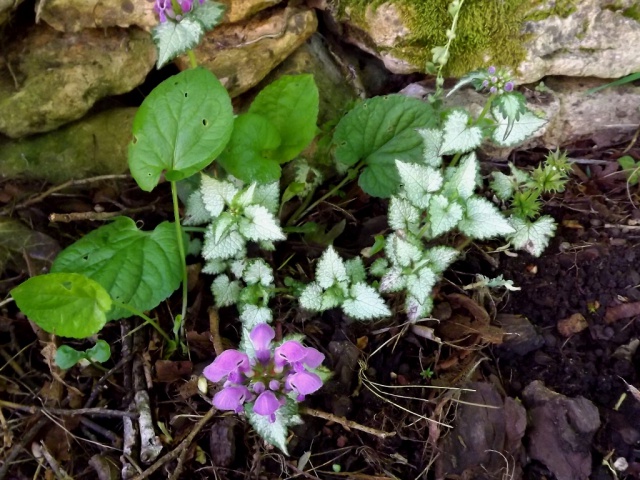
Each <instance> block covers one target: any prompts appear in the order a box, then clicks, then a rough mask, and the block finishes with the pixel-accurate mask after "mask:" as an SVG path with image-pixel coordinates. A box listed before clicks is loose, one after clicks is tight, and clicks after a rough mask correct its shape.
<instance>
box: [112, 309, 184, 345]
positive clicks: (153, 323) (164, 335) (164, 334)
mask: <svg viewBox="0 0 640 480" xmlns="http://www.w3.org/2000/svg"><path fill="white" fill-rule="evenodd" d="M113 304H114V305H115V306H117V307H120V308H122V309H124V310H127V311H128V312H131V313H133V314H134V315H135V316H137V317H140V318H141V319H143V320H144V321H145V323H148V324H149V325H151V326H152V327H153V328H155V329H156V330H157V331H158V333H159V334H160V335H162V338H164V339H165V340H166V341H167V342H173V340H171V338H170V337H169V335H167V332H165V331H164V330H163V329H162V328H161V327H160V325H158V323H157V322H156V321H155V320H154V319H152V318H151V317H148V316H147V315H145V314H144V313H142V312H141V311H140V310H138V309H137V308H135V307H132V306H131V305H129V304H128V303H122V302H118V301H117V300H113Z"/></svg>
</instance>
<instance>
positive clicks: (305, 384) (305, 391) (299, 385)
mask: <svg viewBox="0 0 640 480" xmlns="http://www.w3.org/2000/svg"><path fill="white" fill-rule="evenodd" d="M286 383H287V385H288V386H289V387H290V388H291V389H292V390H294V391H295V392H297V393H299V394H300V395H309V394H310V393H313V392H316V391H318V390H320V387H322V379H321V378H320V377H319V376H318V375H316V374H315V373H311V372H297V373H294V374H291V375H289V376H288V377H287V380H286Z"/></svg>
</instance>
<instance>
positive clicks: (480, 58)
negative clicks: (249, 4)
mask: <svg viewBox="0 0 640 480" xmlns="http://www.w3.org/2000/svg"><path fill="white" fill-rule="evenodd" d="M440 5H441V4H440V3H438V2H430V3H429V2H424V1H423V0H391V1H388V2H383V3H382V4H375V3H370V2H362V1H358V0H344V1H342V2H340V7H339V8H336V7H335V6H332V5H331V4H330V3H329V4H325V5H320V6H324V7H325V8H326V9H327V11H329V12H330V13H331V15H332V16H333V17H334V19H335V20H336V21H337V22H338V23H340V22H341V28H342V32H340V33H341V34H343V36H344V38H345V39H346V40H347V41H350V42H351V43H353V44H355V45H358V46H359V47H360V48H362V49H364V50H366V51H368V52H370V53H372V54H374V55H376V56H378V57H379V58H380V59H382V60H383V61H384V63H385V65H386V66H387V68H388V69H389V70H391V71H392V72H394V73H411V72H418V71H424V69H425V61H427V60H430V53H429V52H430V50H431V48H433V47H435V46H439V45H443V44H444V43H445V42H446V37H445V32H446V30H447V29H448V28H450V26H451V17H450V16H449V15H448V14H447V13H446V12H444V10H443V9H442V8H441V7H440ZM634 5H636V6H635V7H634ZM633 8H636V10H633ZM634 12H635V13H634ZM465 14H467V15H466V16H465ZM637 15H638V13H637V4H636V2H635V1H634V0H620V1H618V2H615V4H614V5H612V2H611V1H610V0H583V1H580V2H570V3H568V2H558V1H555V0H544V1H543V2H540V1H538V0H528V2H490V3H482V2H478V3H477V4H469V3H466V4H464V5H463V7H462V10H461V13H460V17H459V24H458V31H457V37H456V38H455V39H454V41H453V43H452V50H451V52H452V56H451V59H450V61H449V63H448V64H447V67H446V68H445V73H446V74H448V75H449V76H461V75H463V74H464V73H466V72H469V71H471V70H474V69H477V68H480V67H485V66H488V65H490V64H497V65H501V66H507V67H511V68H512V69H513V70H514V71H515V72H516V76H517V81H518V83H530V82H535V81H537V80H540V79H541V78H543V77H545V76H547V75H560V76H580V77H586V76H594V77H600V78H617V77H622V76H624V75H627V74H629V73H633V72H637V71H640V56H639V55H638V54H637V51H636V50H637V49H635V48H633V47H631V48H630V46H634V45H639V44H640V22H639V21H638V19H637ZM634 16H635V18H633V17H634Z"/></svg>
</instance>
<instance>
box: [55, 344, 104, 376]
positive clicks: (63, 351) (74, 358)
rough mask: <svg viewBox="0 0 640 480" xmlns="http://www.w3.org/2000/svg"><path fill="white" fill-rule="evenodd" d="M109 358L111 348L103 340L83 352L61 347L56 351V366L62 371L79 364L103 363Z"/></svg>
mask: <svg viewBox="0 0 640 480" xmlns="http://www.w3.org/2000/svg"><path fill="white" fill-rule="evenodd" d="M110 358H111V347H110V346H109V344H108V343H107V342H105V341H104V340H98V341H97V342H96V344H95V345H94V346H93V347H91V348H89V349H87V350H85V351H80V350H76V349H75V348H73V347H70V346H69V345H61V346H59V347H58V349H57V351H56V357H55V362H56V365H57V366H58V367H60V368H62V369H63V370H66V369H69V368H71V367H73V366H75V365H77V364H78V363H79V362H82V361H83V360H84V361H87V362H89V363H104V362H106V361H107V360H109V359H110Z"/></svg>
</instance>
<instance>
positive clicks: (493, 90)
mask: <svg viewBox="0 0 640 480" xmlns="http://www.w3.org/2000/svg"><path fill="white" fill-rule="evenodd" d="M489 91H490V92H491V93H496V92H497V91H498V89H497V88H496V87H491V88H490V89H489Z"/></svg>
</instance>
